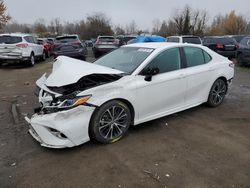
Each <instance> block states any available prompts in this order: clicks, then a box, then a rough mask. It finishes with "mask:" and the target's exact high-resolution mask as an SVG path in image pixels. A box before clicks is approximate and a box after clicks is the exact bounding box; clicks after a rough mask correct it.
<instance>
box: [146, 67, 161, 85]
mask: <svg viewBox="0 0 250 188" xmlns="http://www.w3.org/2000/svg"><path fill="white" fill-rule="evenodd" d="M159 72H160V70H159V68H157V67H152V68H150V67H148V68H146V69H144V70H143V71H142V75H144V76H145V78H144V80H145V81H147V82H150V81H151V80H152V77H153V76H154V75H156V74H158V73H159Z"/></svg>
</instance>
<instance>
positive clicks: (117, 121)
mask: <svg viewBox="0 0 250 188" xmlns="http://www.w3.org/2000/svg"><path fill="white" fill-rule="evenodd" d="M130 124H131V112H130V109H129V107H128V106H127V105H126V104H124V103H123V102H121V101H117V100H113V101H109V102H107V103H105V104H103V105H102V106H101V107H100V108H99V109H97V110H96V111H95V113H94V114H93V116H92V118H91V122H90V128H89V129H90V135H91V137H92V138H94V139H95V140H97V141H98V142H101V143H103V144H109V143H114V142H116V141H118V140H120V139H121V138H122V137H123V136H124V135H125V134H126V133H127V131H128V128H129V126H130Z"/></svg>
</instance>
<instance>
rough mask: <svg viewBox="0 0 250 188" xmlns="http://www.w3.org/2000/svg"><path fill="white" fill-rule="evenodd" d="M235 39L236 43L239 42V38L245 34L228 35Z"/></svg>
mask: <svg viewBox="0 0 250 188" xmlns="http://www.w3.org/2000/svg"><path fill="white" fill-rule="evenodd" d="M230 37H232V38H234V39H235V40H236V42H237V43H238V44H240V42H241V40H242V39H243V38H245V37H246V35H232V36H230Z"/></svg>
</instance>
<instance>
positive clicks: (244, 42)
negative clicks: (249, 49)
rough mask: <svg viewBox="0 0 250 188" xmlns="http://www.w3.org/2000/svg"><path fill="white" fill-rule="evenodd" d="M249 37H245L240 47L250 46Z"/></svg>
mask: <svg viewBox="0 0 250 188" xmlns="http://www.w3.org/2000/svg"><path fill="white" fill-rule="evenodd" d="M249 39H250V38H249V37H245V38H244V39H242V40H241V42H240V45H245V46H246V45H249Z"/></svg>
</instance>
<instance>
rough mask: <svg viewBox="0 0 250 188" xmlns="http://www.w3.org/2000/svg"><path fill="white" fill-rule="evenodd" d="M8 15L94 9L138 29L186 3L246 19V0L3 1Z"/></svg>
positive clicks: (61, 14) (76, 13) (47, 16)
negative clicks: (232, 12) (132, 23)
mask: <svg viewBox="0 0 250 188" xmlns="http://www.w3.org/2000/svg"><path fill="white" fill-rule="evenodd" d="M4 2H5V4H6V6H7V9H8V10H7V11H8V14H9V15H10V16H11V17H12V20H15V21H17V22H19V23H27V24H31V23H34V22H35V21H36V20H37V19H41V18H42V19H44V20H45V21H46V22H47V23H49V21H50V20H51V19H53V18H57V17H58V18H60V20H61V21H70V22H71V21H79V20H81V19H82V18H86V17H87V16H88V15H91V14H93V13H96V12H102V13H105V14H106V15H107V16H108V17H109V18H110V19H111V23H112V24H113V25H122V26H125V25H127V24H129V23H131V22H132V20H134V21H135V22H136V24H137V26H138V28H140V29H142V30H146V29H148V30H150V29H152V27H153V20H155V19H159V20H161V21H162V20H168V18H171V16H173V15H174V14H175V13H176V12H177V11H178V10H180V9H182V8H183V7H185V5H189V6H190V7H192V8H193V9H200V10H206V11H207V12H208V15H209V17H210V21H211V20H212V18H213V16H215V15H218V14H222V15H224V14H226V13H228V12H230V11H231V10H235V11H236V13H238V14H242V15H244V16H246V17H247V19H250V1H249V0H217V1H213V0H4Z"/></svg>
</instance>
